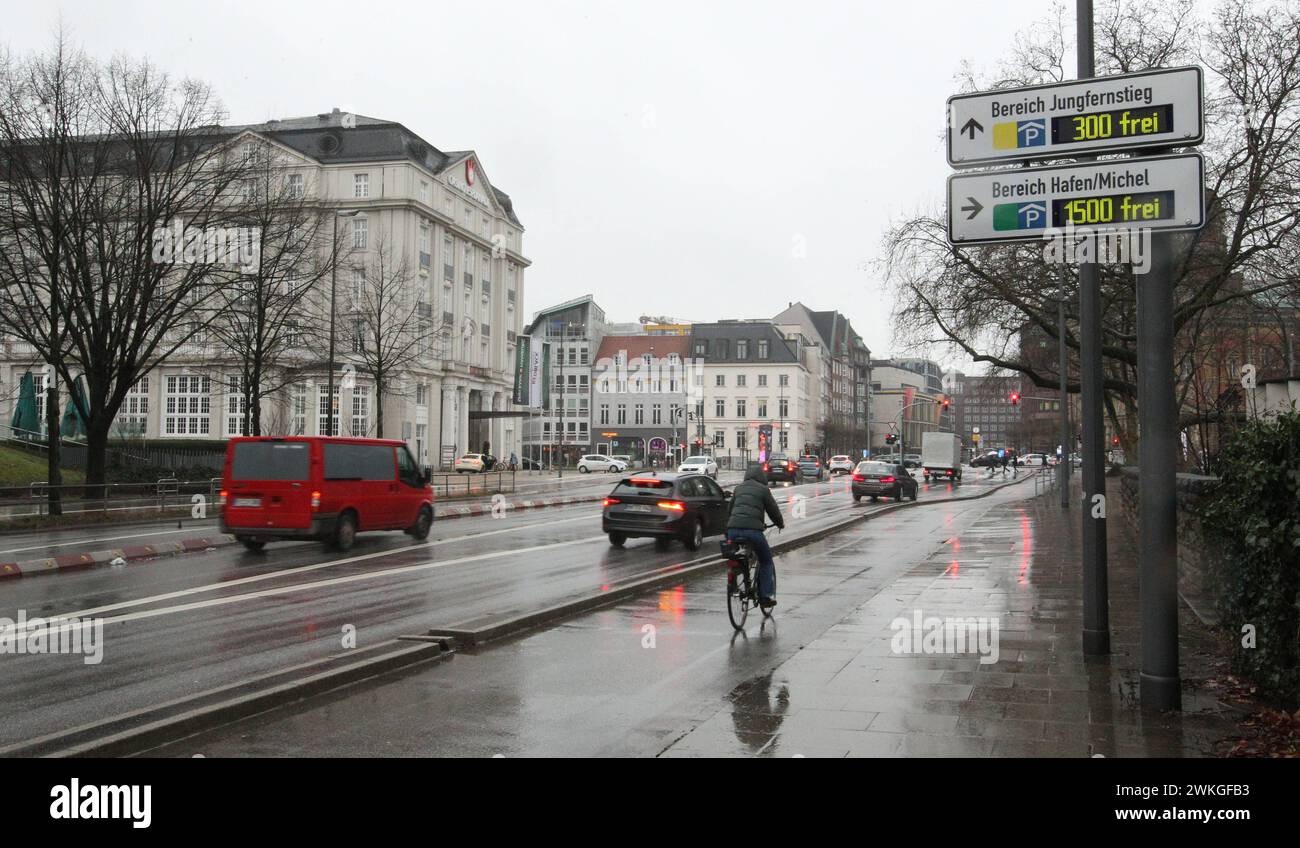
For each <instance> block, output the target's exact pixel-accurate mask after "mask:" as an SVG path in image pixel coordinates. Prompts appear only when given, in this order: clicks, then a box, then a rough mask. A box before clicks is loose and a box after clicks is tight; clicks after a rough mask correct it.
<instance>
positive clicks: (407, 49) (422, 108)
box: [0, 0, 1050, 356]
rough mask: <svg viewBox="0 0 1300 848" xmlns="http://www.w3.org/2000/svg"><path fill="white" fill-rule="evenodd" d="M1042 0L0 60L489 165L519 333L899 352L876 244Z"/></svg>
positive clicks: (590, 9) (567, 20)
mask: <svg viewBox="0 0 1300 848" xmlns="http://www.w3.org/2000/svg"><path fill="white" fill-rule="evenodd" d="M1049 11H1050V6H1049V3H1048V2H1046V0H1001V2H996V3H993V2H971V0H966V2H953V0H904V1H903V2H889V3H877V2H824V1H819V0H814V2H810V3H803V4H795V3H789V2H782V3H777V2H721V1H720V0H696V2H690V3H685V2H682V3H679V2H665V0H656V2H648V1H647V2H643V1H641V0H632V1H631V2H628V1H627V0H624V2H599V3H597V2H550V0H533V2H513V0H494V2H490V3H465V2H456V3H447V2H441V0H422V2H411V3H406V2H397V1H396V0H387V2H370V3H365V2H355V0H353V2H346V3H344V2H330V1H329V0H314V1H313V2H287V1H286V0H262V2H256V3H254V2H242V0H241V1H240V2H204V3H198V2H188V1H187V0H166V2H140V0H125V1H123V0H113V2H104V0H85V2H64V3H58V4H56V3H45V2H38V3H27V4H17V3H10V4H7V8H6V10H5V16H4V17H5V20H4V26H3V30H2V31H3V35H0V39H3V40H4V41H6V42H8V44H9V45H10V46H11V47H13V48H16V49H18V50H20V51H23V50H32V49H40V48H43V47H46V46H48V44H49V42H50V39H51V35H52V32H53V31H54V29H55V28H56V27H57V25H58V23H59V21H60V19H61V20H62V21H63V23H64V25H65V26H66V27H67V28H68V29H69V30H70V32H71V34H72V36H73V38H74V39H75V40H77V41H78V42H80V43H81V44H82V45H83V46H84V47H85V48H86V49H87V50H88V51H89V52H91V53H92V54H95V55H97V56H100V57H108V56H109V55H111V54H113V53H117V52H126V53H129V54H133V55H137V56H148V57H149V58H150V59H152V60H154V61H155V62H156V63H157V64H159V65H160V66H162V67H164V68H165V69H167V70H169V71H170V72H172V73H173V74H176V75H188V76H194V77H198V78H201V79H204V80H206V81H207V82H209V83H211V84H212V86H213V87H214V88H215V90H216V92H217V93H218V94H219V96H220V97H221V99H222V101H223V102H224V104H225V106H226V108H227V110H228V112H229V117H230V120H231V121H233V122H236V123H248V122H254V121H262V120H265V119H268V118H284V117H291V116H298V115H311V114H315V113H317V112H322V111H328V110H329V109H330V108H331V107H334V106H337V107H339V108H341V109H344V110H346V111H353V112H356V113H359V114H363V115H369V116H372V117H376V118H386V119H391V120H395V121H399V122H401V123H403V124H405V125H406V126H407V127H409V128H410V129H411V130H413V131H414V132H416V133H418V134H420V135H421V136H422V137H424V138H425V139H426V140H427V141H429V142H430V143H431V144H433V145H434V146H436V147H438V148H440V149H443V150H459V149H469V148H472V149H474V150H476V151H477V152H478V153H479V156H480V157H481V160H482V162H483V167H484V170H485V171H486V175H487V177H488V179H489V180H490V181H491V182H492V183H493V184H494V185H496V186H498V187H499V188H501V189H503V190H504V191H506V192H508V193H509V194H510V195H511V197H512V198H513V199H514V203H515V209H516V211H517V212H518V214H519V216H520V218H521V220H522V221H523V223H524V226H525V227H526V228H527V232H526V234H525V239H524V251H525V253H526V254H527V255H528V256H529V258H530V259H532V261H533V267H532V269H531V270H530V271H529V272H528V274H527V276H526V278H525V279H526V291H525V303H524V308H525V314H526V315H527V316H531V314H532V313H533V312H534V311H535V310H536V309H538V308H540V307H543V306H547V305H549V304H552V303H557V302H560V301H562V300H566V299H568V298H571V297H576V296H579V295H583V294H586V293H592V294H594V295H595V296H596V298H597V301H598V302H599V303H600V304H601V305H602V306H603V307H604V308H605V310H606V312H607V314H608V316H609V317H610V318H611V319H612V320H616V321H635V320H636V319H637V317H638V316H639V315H642V314H663V315H670V316H675V317H677V318H680V319H693V320H697V321H707V320H716V319H719V318H730V317H749V318H753V317H771V316H773V315H775V314H776V313H777V312H778V311H779V310H780V309H782V308H784V307H785V305H786V303H787V302H788V301H793V300H803V301H804V302H806V303H808V304H809V305H810V306H812V307H813V308H816V309H839V310H841V311H842V312H844V313H845V314H846V315H848V316H849V318H850V319H851V320H852V321H853V324H854V326H855V327H856V328H857V329H858V331H859V332H860V333H862V335H863V337H864V338H865V339H866V341H867V344H868V345H869V346H870V347H871V349H872V352H873V355H876V356H884V355H888V354H890V353H901V352H902V351H896V350H894V348H893V339H892V332H891V326H890V320H889V312H890V308H891V304H890V301H889V299H888V295H887V293H886V292H885V290H884V288H883V287H882V285H881V284H880V281H879V279H878V277H877V275H876V274H875V273H874V272H873V270H872V268H871V263H872V261H873V260H874V259H875V258H876V257H877V256H878V253H879V246H880V239H881V234H882V232H883V231H884V229H885V227H886V226H887V224H888V223H889V221H890V220H891V219H892V218H893V217H895V216H897V215H899V214H901V213H904V212H909V211H913V210H915V209H918V208H923V207H930V206H935V205H937V204H938V203H939V202H940V198H941V196H942V191H943V185H944V179H945V177H946V176H947V174H948V168H947V165H946V163H945V161H944V153H943V145H942V140H941V133H942V131H943V121H944V100H945V98H946V97H947V96H948V95H949V94H951V93H953V91H954V83H953V79H954V74H955V73H956V72H957V70H958V69H959V67H960V64H961V62H962V60H963V59H968V60H971V61H972V62H974V63H975V64H977V65H981V66H986V65H992V64H993V63H995V62H996V61H997V60H998V59H999V58H1001V57H1003V56H1005V55H1006V53H1007V51H1008V48H1009V46H1010V44H1011V43H1012V39H1013V38H1014V36H1015V34H1016V32H1017V31H1018V30H1019V29H1021V28H1023V27H1024V26H1025V25H1026V24H1028V23H1029V22H1031V21H1034V20H1037V19H1039V18H1042V17H1045V16H1046V15H1047V14H1048V13H1049Z"/></svg>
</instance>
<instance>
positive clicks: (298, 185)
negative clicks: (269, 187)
mask: <svg viewBox="0 0 1300 848" xmlns="http://www.w3.org/2000/svg"><path fill="white" fill-rule="evenodd" d="M285 188H286V189H287V190H288V192H289V196H290V197H292V198H295V199H297V198H300V197H302V196H303V195H304V194H306V190H305V189H304V188H303V184H302V174H290V175H289V176H288V178H287V179H286V180H285Z"/></svg>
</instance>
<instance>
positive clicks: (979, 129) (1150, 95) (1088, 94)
mask: <svg viewBox="0 0 1300 848" xmlns="http://www.w3.org/2000/svg"><path fill="white" fill-rule="evenodd" d="M1202 87H1203V84H1202V79H1201V69H1200V68H1197V67H1185V68H1167V69H1161V70H1155V71H1143V72H1141V73H1136V74H1121V75H1117V76H1110V77H1101V78H1093V79H1083V80H1072V81H1070V82H1062V83H1053V84H1051V85H1037V86H1029V87H1026V88H1007V89H1002V90H999V91H986V92H980V93H977V94H958V95H954V96H953V97H950V98H948V164H950V165H952V166H953V167H954V168H968V167H972V166H977V165H996V164H998V163H1007V162H1023V161H1027V160H1031V159H1065V158H1069V157H1072V156H1086V155H1095V154H1099V153H1106V152H1115V151H1131V150H1137V149H1139V148H1144V147H1188V146H1191V145H1195V144H1200V143H1201V141H1202V140H1203V139H1204V138H1205V126H1204V124H1205V122H1204V119H1203V118H1202V114H1203V112H1204V108H1203V103H1202V94H1201V90H1202Z"/></svg>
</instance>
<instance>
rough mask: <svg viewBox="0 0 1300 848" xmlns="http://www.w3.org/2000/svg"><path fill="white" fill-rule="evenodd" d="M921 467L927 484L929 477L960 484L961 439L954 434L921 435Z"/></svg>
mask: <svg viewBox="0 0 1300 848" xmlns="http://www.w3.org/2000/svg"><path fill="white" fill-rule="evenodd" d="M921 467H922V468H923V469H925V482H927V483H929V482H930V478H931V477H933V478H935V479H937V480H953V481H956V482H960V481H961V438H960V437H959V436H958V435H957V434H956V433H922V434H921Z"/></svg>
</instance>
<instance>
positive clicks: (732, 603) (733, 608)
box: [727, 562, 753, 630]
mask: <svg viewBox="0 0 1300 848" xmlns="http://www.w3.org/2000/svg"><path fill="white" fill-rule="evenodd" d="M752 599H753V592H752V591H751V590H750V586H749V568H748V566H747V565H746V564H745V563H743V562H732V563H731V571H730V572H729V573H728V574H727V616H728V617H729V618H730V619H731V626H732V627H734V628H735V629H737V630H744V629H745V619H746V618H748V617H749V607H750V604H751V603H752Z"/></svg>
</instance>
